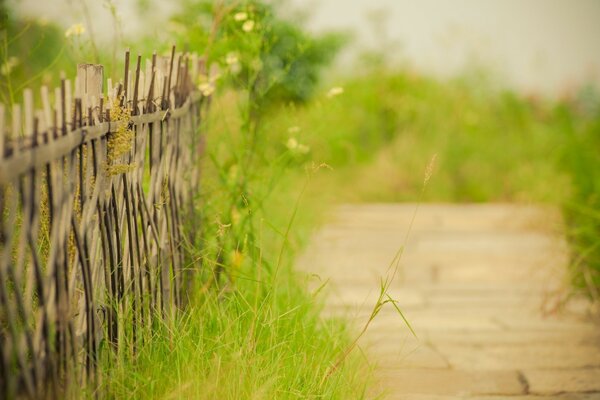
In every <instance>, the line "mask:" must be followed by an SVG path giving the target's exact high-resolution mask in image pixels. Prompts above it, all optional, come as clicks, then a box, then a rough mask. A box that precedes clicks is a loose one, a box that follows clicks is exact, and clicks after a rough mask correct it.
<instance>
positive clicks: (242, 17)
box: [233, 12, 248, 21]
mask: <svg viewBox="0 0 600 400" xmlns="http://www.w3.org/2000/svg"><path fill="white" fill-rule="evenodd" d="M233 19H235V20H236V21H245V20H247V19H248V14H246V13H245V12H239V13H235V14H234V15H233Z"/></svg>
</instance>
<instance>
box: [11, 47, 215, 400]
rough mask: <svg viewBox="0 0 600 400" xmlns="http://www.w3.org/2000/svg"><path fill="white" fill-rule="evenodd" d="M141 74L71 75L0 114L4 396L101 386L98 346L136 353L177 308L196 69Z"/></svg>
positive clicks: (167, 64)
mask: <svg viewBox="0 0 600 400" xmlns="http://www.w3.org/2000/svg"><path fill="white" fill-rule="evenodd" d="M141 64H142V62H141V57H140V56H138V57H137V62H136V63H135V69H134V70H133V71H130V55H129V52H127V53H126V55H125V73H124V77H123V79H122V81H120V82H119V83H117V84H115V85H113V83H112V82H111V80H110V79H108V80H107V81H106V86H107V87H106V89H105V88H104V77H103V73H104V71H103V67H102V66H101V65H94V64H80V65H78V69H77V77H76V79H75V82H74V90H72V89H73V88H72V84H71V82H70V81H69V80H67V79H62V81H61V84H60V87H59V88H56V89H55V91H54V96H53V97H54V103H53V104H51V102H50V95H51V93H50V91H49V90H48V88H46V87H42V88H41V90H40V98H39V105H40V106H41V108H40V109H36V108H35V106H34V98H33V92H32V91H31V90H25V92H24V96H23V98H24V101H23V105H20V104H15V105H12V107H11V109H10V111H11V112H10V115H11V118H10V119H11V124H10V125H11V129H6V128H5V125H8V124H6V122H7V120H8V119H9V118H8V114H9V113H8V110H7V109H6V108H5V107H4V106H2V105H0V208H1V210H2V213H1V215H0V398H15V397H30V398H56V397H63V396H64V395H65V394H66V393H68V391H69V387H72V386H73V385H81V384H87V383H89V382H92V383H97V381H98V378H97V375H98V374H97V369H96V366H97V362H98V357H99V355H100V354H101V349H102V348H105V349H109V350H107V351H109V352H112V351H131V352H135V348H136V346H137V345H138V344H139V342H140V341H141V340H143V337H142V336H141V334H140V331H141V329H142V328H150V329H151V328H152V326H155V324H156V322H157V321H155V320H156V319H157V318H160V319H161V320H168V319H170V318H172V317H173V315H174V313H176V312H177V310H179V309H180V308H181V307H182V306H183V305H184V303H185V298H186V292H185V288H186V285H187V284H188V283H189V280H190V274H192V273H193V270H191V269H190V268H187V267H186V262H185V257H184V246H183V243H184V232H183V231H182V220H183V219H184V218H186V217H187V215H186V213H188V212H189V210H191V208H192V207H191V201H192V199H193V196H194V195H195V191H196V190H197V181H198V174H199V171H198V162H197V161H198V157H199V149H200V146H199V144H200V140H199V137H198V132H199V129H198V128H199V125H200V121H201V116H202V115H203V113H204V112H205V110H206V108H207V106H208V103H209V102H208V100H209V99H208V98H207V97H205V96H203V95H202V94H201V93H200V92H199V91H198V90H197V89H196V87H195V86H194V84H193V81H194V80H195V79H194V78H197V77H198V76H200V75H201V74H205V68H204V63H203V62H202V60H201V59H199V58H198V57H196V56H193V55H188V54H177V53H176V52H175V48H173V49H172V52H171V54H170V56H168V57H158V56H157V55H156V54H154V55H153V56H152V59H151V60H147V61H146V65H145V71H142V65H141Z"/></svg>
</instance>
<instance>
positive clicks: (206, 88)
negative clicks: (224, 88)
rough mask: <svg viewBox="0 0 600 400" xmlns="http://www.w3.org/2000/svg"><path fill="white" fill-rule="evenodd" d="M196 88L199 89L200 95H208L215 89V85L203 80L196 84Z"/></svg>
mask: <svg viewBox="0 0 600 400" xmlns="http://www.w3.org/2000/svg"><path fill="white" fill-rule="evenodd" d="M198 89H199V90H200V93H202V96H204V97H208V96H210V95H211V94H213V92H214V91H215V85H213V84H212V83H210V82H205V83H201V84H200V85H198Z"/></svg>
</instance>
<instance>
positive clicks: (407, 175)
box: [273, 68, 600, 300]
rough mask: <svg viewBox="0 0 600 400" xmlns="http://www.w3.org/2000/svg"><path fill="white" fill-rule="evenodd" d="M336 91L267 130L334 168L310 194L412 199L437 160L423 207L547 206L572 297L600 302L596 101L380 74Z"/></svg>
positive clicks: (470, 81) (464, 80)
mask: <svg viewBox="0 0 600 400" xmlns="http://www.w3.org/2000/svg"><path fill="white" fill-rule="evenodd" d="M338 83H339V82H338ZM342 83H343V86H344V93H343V94H342V95H340V96H338V97H336V98H334V99H328V98H327V97H326V96H324V95H322V96H321V97H320V98H319V99H317V100H316V101H315V102H313V103H312V104H310V105H309V106H307V107H302V108H298V107H294V106H291V107H287V108H286V109H285V111H283V112H280V113H279V116H278V118H277V120H276V121H274V122H273V126H274V128H273V130H274V131H285V126H289V125H298V126H300V128H301V131H300V133H299V134H298V139H299V140H302V141H303V142H305V143H307V144H308V145H309V146H310V147H311V148H312V149H314V152H313V153H312V156H313V157H314V158H315V159H317V160H319V161H320V162H326V163H328V164H329V165H331V166H332V168H333V169H334V170H335V173H333V174H328V175H322V176H320V177H319V179H320V181H319V182H318V184H316V185H315V187H319V188H335V189H334V190H332V191H330V193H332V194H331V196H332V197H335V200H336V201H338V202H340V201H341V202H343V201H347V202H348V201H349V202H373V201H375V202H393V201H415V199H417V198H418V197H419V193H420V191H421V186H422V181H421V173H420V171H422V170H423V167H424V164H425V163H426V162H427V160H428V159H429V158H430V157H431V155H432V154H433V153H437V154H438V168H437V172H436V174H435V176H434V178H433V179H432V182H431V184H430V185H429V187H428V190H427V192H426V193H425V194H424V197H423V199H424V201H443V202H488V201H500V202H519V203H543V204H552V205H556V206H557V207H559V208H561V209H563V211H564V216H565V222H566V227H565V228H566V234H567V237H568V238H569V241H570V244H571V246H570V248H571V254H572V256H571V271H572V274H571V278H572V284H573V288H574V289H575V291H576V292H577V291H579V290H580V289H581V291H583V292H584V293H586V294H587V295H588V296H591V297H592V298H594V299H596V300H597V299H598V298H599V287H600V281H599V279H600V240H599V239H598V238H600V220H599V217H600V213H599V211H600V203H599V197H598V193H600V191H599V189H600V188H599V185H600V173H599V172H598V171H600V168H599V167H600V151H599V150H598V149H599V148H600V147H599V144H600V142H599V141H600V96H599V95H598V93H597V92H594V91H592V90H589V89H585V90H583V91H582V92H581V94H584V95H585V96H583V95H572V96H570V97H564V98H562V99H555V100H551V99H544V98H539V97H533V96H532V97H527V96H523V95H519V94H516V93H514V92H511V91H507V90H503V89H501V88H497V87H494V86H493V84H492V83H491V81H490V80H489V78H487V77H486V76H485V75H477V74H472V75H471V74H467V75H465V76H462V77H459V78H456V79H453V80H444V81H440V80H436V79H433V78H428V77H425V76H421V75H418V74H416V73H414V72H413V71H406V70H405V71H402V70H400V71H398V70H396V71H391V70H386V69H380V68H375V69H367V70H366V72H364V73H363V74H362V75H359V76H355V77H352V78H350V79H348V80H347V81H346V82H342ZM349 182H351V184H349Z"/></svg>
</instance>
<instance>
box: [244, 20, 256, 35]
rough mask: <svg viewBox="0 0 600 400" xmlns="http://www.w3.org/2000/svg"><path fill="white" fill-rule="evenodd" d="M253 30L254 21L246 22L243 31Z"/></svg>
mask: <svg viewBox="0 0 600 400" xmlns="http://www.w3.org/2000/svg"><path fill="white" fill-rule="evenodd" d="M252 29H254V21H252V20H251V19H249V20H248V21H246V22H244V25H242V30H243V31H244V32H251V31H252Z"/></svg>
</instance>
